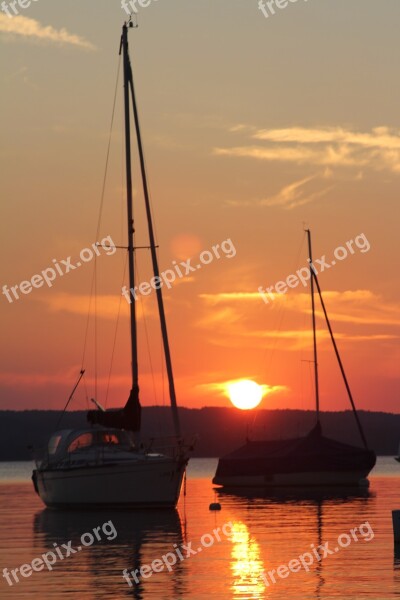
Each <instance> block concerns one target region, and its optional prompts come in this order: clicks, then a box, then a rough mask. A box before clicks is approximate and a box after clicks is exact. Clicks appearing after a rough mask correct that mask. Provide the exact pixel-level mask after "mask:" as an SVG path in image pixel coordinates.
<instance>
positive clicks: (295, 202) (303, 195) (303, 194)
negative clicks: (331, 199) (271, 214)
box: [259, 175, 332, 210]
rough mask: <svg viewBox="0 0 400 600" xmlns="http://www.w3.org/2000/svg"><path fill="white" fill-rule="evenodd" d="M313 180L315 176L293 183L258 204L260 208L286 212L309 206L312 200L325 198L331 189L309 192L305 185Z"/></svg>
mask: <svg viewBox="0 0 400 600" xmlns="http://www.w3.org/2000/svg"><path fill="white" fill-rule="evenodd" d="M315 178H316V176H315V175H312V176H310V177H305V178H304V179H300V180H299V181H294V182H292V183H290V184H289V185H286V186H284V187H283V188H282V189H281V190H280V191H279V192H278V194H275V195H274V196H270V197H269V198H265V199H263V200H260V201H259V204H260V205H261V206H278V207H281V208H285V209H286V210H291V209H292V208H297V207H298V206H304V205H305V204H310V203H311V202H313V201H314V200H317V199H318V198H322V197H323V196H325V195H326V194H327V193H328V192H329V191H330V190H331V189H332V186H330V187H326V188H324V189H322V190H315V191H312V190H309V189H308V185H307V184H309V183H310V182H312V181H314V180H315Z"/></svg>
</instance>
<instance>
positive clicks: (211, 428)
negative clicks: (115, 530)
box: [0, 406, 400, 462]
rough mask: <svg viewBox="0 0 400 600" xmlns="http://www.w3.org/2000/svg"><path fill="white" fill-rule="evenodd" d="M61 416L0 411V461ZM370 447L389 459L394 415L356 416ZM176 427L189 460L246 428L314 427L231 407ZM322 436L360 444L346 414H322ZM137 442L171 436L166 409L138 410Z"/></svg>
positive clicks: (274, 434)
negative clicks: (188, 442) (189, 445)
mask: <svg viewBox="0 0 400 600" xmlns="http://www.w3.org/2000/svg"><path fill="white" fill-rule="evenodd" d="M61 414H62V413H61V411H55V410H23V411H13V410H1V411H0V461H1V462H8V461H15V462H19V461H26V460H30V459H31V457H32V454H31V451H30V450H29V449H28V447H29V446H32V447H33V448H35V449H37V448H41V447H43V446H45V445H46V444H47V441H48V439H49V437H50V435H51V434H52V433H53V432H54V431H55V428H56V425H57V422H58V420H59V417H60V416H61ZM358 414H359V417H360V420H361V423H362V425H363V428H364V430H365V435H366V438H367V441H368V444H369V446H370V448H372V449H373V450H374V451H375V452H376V453H377V454H378V455H379V456H395V455H396V454H397V449H398V446H399V442H400V414H394V413H384V412H373V411H364V410H360V411H359V413H358ZM179 416H180V421H181V428H182V432H183V433H184V436H185V437H186V438H188V439H191V438H195V437H196V438H197V441H196V445H195V451H194V457H197V458H213V457H216V456H223V455H224V454H226V453H227V452H230V451H232V450H233V449H235V448H238V447H239V446H241V445H243V444H244V443H245V441H246V432H247V423H249V431H250V438H251V439H287V438H292V437H298V436H301V435H306V434H307V433H308V432H309V431H310V429H311V428H312V426H313V424H314V423H315V412H314V411H310V410H308V411H304V410H295V409H278V410H266V409H263V410H257V411H256V412H252V413H251V414H249V413H248V412H246V411H238V410H237V409H234V408H229V407H227V408H224V407H222V408H219V407H210V408H201V409H197V408H192V409H191V408H179ZM321 423H322V428H323V431H324V434H325V435H326V436H327V437H331V438H334V439H337V440H339V441H343V442H344V443H349V444H352V445H361V440H360V438H359V434H358V431H357V428H356V424H355V420H354V416H353V413H352V412H351V411H336V412H322V413H321ZM87 426H88V425H87V422H86V411H74V412H68V413H65V415H64V417H63V419H62V422H61V425H60V426H59V429H70V428H72V429H75V428H81V427H83V428H85V427H87ZM142 434H143V437H159V436H161V437H164V436H166V435H171V434H173V429H172V421H171V411H170V409H169V407H156V406H149V407H147V406H145V407H143V411H142Z"/></svg>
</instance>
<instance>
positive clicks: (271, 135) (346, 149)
mask: <svg viewBox="0 0 400 600" xmlns="http://www.w3.org/2000/svg"><path fill="white" fill-rule="evenodd" d="M251 139H252V140H257V142H263V143H264V145H258V144H256V145H255V144H253V143H251V144H248V145H244V146H234V147H232V148H214V151H213V152H214V154H216V155H218V156H232V157H237V158H253V159H256V160H262V161H281V162H292V163H296V164H299V165H304V164H308V165H314V166H315V165H317V166H323V167H354V168H362V167H370V168H373V169H374V170H389V171H392V172H395V173H399V172H400V131H399V130H397V129H389V128H388V127H375V128H374V129H372V130H371V131H370V132H357V131H353V130H350V129H344V128H342V127H322V128H305V127H288V128H284V129H271V130H267V129H261V130H258V131H257V132H255V133H253V134H252V135H251Z"/></svg>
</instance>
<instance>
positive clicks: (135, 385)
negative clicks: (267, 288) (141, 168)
mask: <svg viewBox="0 0 400 600" xmlns="http://www.w3.org/2000/svg"><path fill="white" fill-rule="evenodd" d="M121 49H122V52H123V65H124V108H125V157H126V199H127V209H128V256H129V287H130V288H131V289H134V287H135V263H134V254H133V253H134V224H133V207H132V162H131V127H130V112H129V109H130V102H129V80H130V72H131V66H130V60H129V49H128V24H127V23H124V26H123V28H122V38H121ZM121 49H120V52H121ZM130 318H131V359H132V392H131V394H133V396H134V397H135V399H138V398H139V378H138V377H139V376H138V352H137V331H136V303H135V302H131V303H130Z"/></svg>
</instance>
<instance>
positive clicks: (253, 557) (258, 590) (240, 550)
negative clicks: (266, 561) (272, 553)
mask: <svg viewBox="0 0 400 600" xmlns="http://www.w3.org/2000/svg"><path fill="white" fill-rule="evenodd" d="M231 542H232V544H233V546H232V552H231V557H232V562H231V571H232V574H233V583H232V587H231V589H232V591H233V594H234V596H240V597H241V598H249V599H250V598H260V597H261V598H265V595H264V594H265V590H266V586H265V584H264V582H263V580H262V579H261V575H262V574H263V573H264V570H265V569H264V566H263V561H262V558H261V551H260V546H259V545H258V543H257V542H256V540H255V539H254V538H253V537H252V536H251V535H250V532H249V530H248V528H247V526H246V525H245V524H244V523H243V522H240V521H237V522H235V523H234V524H233V529H232V537H231Z"/></svg>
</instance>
